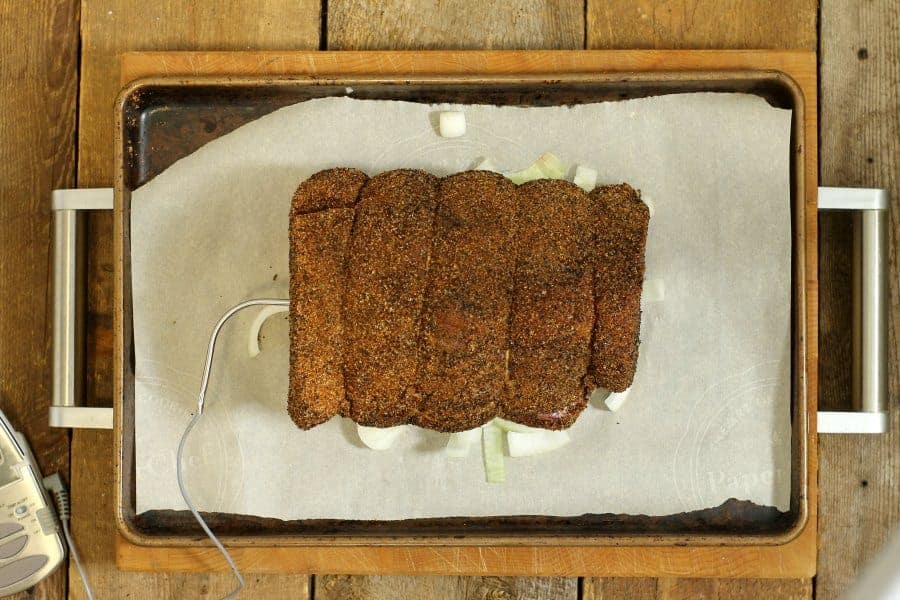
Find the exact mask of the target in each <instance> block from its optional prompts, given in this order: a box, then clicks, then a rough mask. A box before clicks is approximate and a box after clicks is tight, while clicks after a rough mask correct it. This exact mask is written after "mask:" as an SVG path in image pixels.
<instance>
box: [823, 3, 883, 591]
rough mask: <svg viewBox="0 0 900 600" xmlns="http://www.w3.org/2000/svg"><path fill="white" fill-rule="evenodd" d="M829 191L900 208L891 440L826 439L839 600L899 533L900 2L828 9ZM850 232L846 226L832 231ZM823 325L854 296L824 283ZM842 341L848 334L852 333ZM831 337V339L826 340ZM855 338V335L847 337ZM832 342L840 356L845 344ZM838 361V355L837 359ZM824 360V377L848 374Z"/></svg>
mask: <svg viewBox="0 0 900 600" xmlns="http://www.w3.org/2000/svg"><path fill="white" fill-rule="evenodd" d="M821 30H822V39H821V73H822V103H821V112H822V128H821V139H822V153H821V168H822V184H823V185H831V186H862V187H884V188H887V189H888V193H889V195H890V197H891V198H892V201H893V203H894V207H893V209H892V210H891V216H890V225H889V227H890V262H889V267H888V269H889V270H888V272H889V273H890V274H891V275H890V277H889V278H888V282H889V286H890V304H889V307H890V308H889V313H888V314H889V323H888V324H889V346H888V351H889V356H888V364H889V365H890V367H889V373H888V375H889V392H888V397H889V398H890V399H891V400H892V402H893V406H892V407H891V410H892V415H891V431H890V433H889V434H887V435H878V436H864V435H859V436H848V435H844V436H840V435H830V436H822V438H821V439H820V444H821V459H822V470H821V475H820V477H821V490H822V495H821V510H822V515H823V518H822V530H821V541H820V550H819V561H820V570H819V576H818V577H817V578H816V597H817V598H837V597H838V596H839V595H840V594H841V592H842V591H843V590H844V589H845V588H846V586H847V585H848V584H849V583H850V582H851V581H852V580H853V579H854V578H855V577H856V575H857V573H858V571H859V570H860V568H861V567H862V566H863V565H864V564H865V563H866V561H868V560H869V559H870V558H871V557H873V556H874V555H875V554H876V553H877V552H878V550H879V549H880V548H881V546H882V545H883V544H884V542H885V540H886V539H888V537H889V536H890V535H891V533H892V532H893V533H895V534H897V533H900V530H898V526H900V450H898V449H900V410H898V409H897V408H898V407H897V400H896V399H897V397H898V394H900V371H898V369H897V368H896V365H897V364H898V363H897V361H898V359H900V353H898V338H897V333H898V325H900V289H898V279H897V273H898V263H897V258H898V257H897V245H896V244H897V241H898V236H900V211H898V210H897V209H896V207H897V199H898V197H900V100H898V96H897V89H898V87H900V36H898V34H897V32H898V31H900V5H898V4H897V2H895V1H892V0H875V1H872V2H865V3H855V2H851V3H845V2H840V1H838V0H826V1H825V2H823V4H822V25H821ZM842 226H843V227H846V223H844V224H843V225H841V224H834V225H833V228H840V227H842ZM848 244H849V236H846V235H844V236H842V237H841V238H840V239H834V238H832V239H823V243H822V247H823V255H824V254H825V253H826V252H827V253H828V254H829V255H830V256H832V257H835V260H838V259H840V257H842V256H843V257H844V261H846V256H847V255H848ZM823 283H824V285H823V288H822V289H823V291H824V292H826V293H824V294H823V295H822V299H821V301H822V315H823V316H822V319H823V329H824V324H825V323H826V322H828V321H831V320H834V319H837V318H838V317H837V316H836V315H840V314H844V313H846V310H847V308H846V307H847V304H848V300H849V296H848V295H847V290H846V289H845V288H842V287H840V285H832V284H831V282H823ZM843 331H846V330H845V329H844V330H843ZM823 333H824V332H823ZM845 336H846V333H845ZM832 338H833V339H824V338H823V346H824V344H825V343H836V347H837V348H840V347H841V344H843V343H846V342H841V341H840V340H841V338H840V336H839V335H837V334H835V335H834V336H832ZM838 357H839V354H838ZM831 358H832V357H831V355H830V354H829V355H828V356H823V359H824V360H823V362H822V370H823V371H824V370H825V369H826V368H830V369H833V370H835V371H840V370H842V369H847V365H848V363H844V364H843V365H841V364H835V361H832V360H831ZM826 381H828V382H829V383H830V385H829V386H828V387H823V388H822V400H823V403H827V404H829V405H831V406H840V405H844V406H846V405H847V400H846V399H847V398H849V396H850V387H849V379H847V378H846V377H837V376H835V377H829V378H828V379H827V380H826Z"/></svg>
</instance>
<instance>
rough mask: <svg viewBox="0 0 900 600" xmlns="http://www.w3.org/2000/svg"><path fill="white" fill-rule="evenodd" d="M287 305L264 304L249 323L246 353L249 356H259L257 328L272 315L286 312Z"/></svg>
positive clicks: (260, 327)
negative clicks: (251, 322) (250, 323)
mask: <svg viewBox="0 0 900 600" xmlns="http://www.w3.org/2000/svg"><path fill="white" fill-rule="evenodd" d="M287 311H288V307H287V306H266V307H263V309H262V310H260V311H259V312H258V313H257V314H256V318H255V319H253V324H252V325H250V337H249V338H248V339H247V353H248V354H250V358H254V357H256V356H259V352H260V351H259V330H260V329H262V326H263V323H265V322H266V321H267V320H268V319H269V317H271V316H272V315H277V314H278V313H283V312H287Z"/></svg>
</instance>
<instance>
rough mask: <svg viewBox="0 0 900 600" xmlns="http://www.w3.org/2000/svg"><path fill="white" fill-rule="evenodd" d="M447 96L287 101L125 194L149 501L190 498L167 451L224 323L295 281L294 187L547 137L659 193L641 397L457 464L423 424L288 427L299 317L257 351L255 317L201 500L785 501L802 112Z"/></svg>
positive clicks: (229, 368)
mask: <svg viewBox="0 0 900 600" xmlns="http://www.w3.org/2000/svg"><path fill="white" fill-rule="evenodd" d="M439 109H440V107H436V106H429V105H421V104H413V103H404V102H387V101H361V100H353V99H349V98H329V99H322V100H310V101H308V102H304V103H301V104H298V105H295V106H291V107H288V108H285V109H281V110H279V111H276V112H274V113H272V114H270V115H268V116H266V117H263V118H260V119H258V120H257V121H254V122H253V123H250V124H248V125H245V126H244V127H242V128H240V129H238V130H236V131H234V132H233V133H231V134H229V135H227V136H224V137H222V138H220V139H218V140H216V141H214V142H212V143H210V144H208V145H206V146H204V147H203V148H201V149H200V150H199V151H197V152H196V153H194V154H192V155H191V156H188V157H186V158H184V159H182V160H181V161H179V162H177V163H175V164H174V165H172V166H171V167H170V168H169V169H168V170H166V171H165V172H164V173H162V174H160V175H159V176H157V177H156V178H155V179H153V180H152V181H150V182H149V183H147V184H146V185H145V186H143V187H141V188H140V189H138V190H136V191H135V192H134V194H133V195H132V236H131V239H132V269H133V271H132V273H133V294H134V296H133V297H134V337H135V356H136V365H135V372H136V397H135V420H136V425H135V429H136V462H137V474H136V477H137V482H136V485H137V512H138V513H141V512H144V511H146V510H151V509H184V508H185V506H184V504H183V501H182V500H181V497H180V495H179V493H178V489H177V486H176V483H175V475H174V473H175V449H176V447H177V443H178V438H179V437H180V435H181V432H182V431H183V428H184V426H185V425H186V423H187V420H188V419H189V418H190V414H191V412H192V411H193V410H194V409H195V406H196V395H197V391H198V387H199V383H200V377H201V374H202V373H201V370H202V364H203V357H204V353H205V350H206V344H207V341H208V336H209V333H210V329H211V327H212V325H213V324H214V323H215V322H216V320H217V319H218V318H219V316H220V315H221V314H222V312H224V311H225V310H226V309H227V308H228V307H230V306H231V305H233V304H235V303H237V302H240V301H242V300H244V299H247V298H250V297H259V296H275V297H287V284H288V268H287V256H288V242H287V216H288V208H289V204H290V197H291V194H292V192H293V190H294V189H295V188H296V186H297V184H298V182H299V181H300V180H302V179H303V178H305V177H306V176H308V175H309V174H311V173H313V172H315V171H317V170H319V169H322V168H327V167H332V166H353V167H358V168H361V169H363V170H365V171H366V172H368V173H370V174H375V173H377V172H380V171H384V170H387V169H391V168H398V167H411V168H422V169H425V170H428V171H431V172H433V173H435V174H438V175H446V174H449V173H453V172H456V171H460V170H465V169H467V168H470V167H471V165H472V164H473V163H474V162H476V161H477V160H478V159H479V158H480V157H485V156H487V157H490V158H491V159H492V161H493V162H494V163H495V164H496V165H497V166H498V167H499V168H501V169H516V168H521V167H524V166H526V165H527V164H529V163H530V162H531V161H533V160H534V158H536V157H537V156H538V155H539V154H541V153H542V152H545V151H552V152H554V153H555V154H557V155H558V156H559V157H560V158H561V159H562V160H563V161H564V162H565V163H567V164H572V165H574V164H586V165H590V166H593V167H595V168H597V169H598V170H599V172H600V182H602V183H615V182H619V181H628V182H630V183H631V184H632V185H634V186H635V187H637V188H640V189H641V190H642V192H643V194H644V197H645V198H648V199H649V201H650V202H651V203H652V204H653V206H654V209H655V212H654V216H653V218H652V219H651V225H650V233H649V238H648V248H647V273H646V276H647V278H648V279H655V280H662V281H663V282H664V287H665V299H664V300H663V301H662V302H653V303H645V305H644V315H643V316H644V319H643V325H642V338H643V343H642V346H641V355H640V360H639V364H638V371H637V376H636V378H635V383H634V385H633V387H632V390H631V393H630V398H629V401H628V402H627V403H626V404H625V406H624V407H623V408H622V409H621V410H620V411H619V412H617V413H611V412H609V411H606V410H603V409H601V408H596V407H589V408H588V409H587V410H586V411H585V413H584V414H583V415H582V417H581V418H580V419H579V421H578V422H577V423H576V425H575V426H573V428H572V429H571V436H572V438H573V441H572V443H571V444H569V445H568V446H567V447H565V448H564V449H562V450H560V451H558V452H555V453H551V454H547V455H543V456H538V457H529V458H517V459H513V458H507V481H506V483H504V484H501V485H498V484H488V483H486V482H484V475H483V470H482V467H481V457H480V454H479V452H478V451H477V449H474V450H473V452H472V453H471V454H470V456H469V457H468V458H465V459H450V458H447V457H446V456H445V455H444V454H443V452H442V451H441V448H442V446H443V444H444V442H445V439H446V435H443V434H438V433H434V432H426V431H422V430H413V431H412V432H411V433H410V434H409V435H407V436H405V437H404V438H402V439H401V440H400V441H399V442H398V443H397V444H396V445H395V446H394V448H392V449H391V450H388V451H385V452H374V451H371V450H368V449H366V448H364V447H362V446H361V444H359V442H358V441H357V440H356V438H355V434H354V426H353V425H352V423H350V422H349V421H346V420H343V419H334V420H332V421H330V422H329V423H326V424H325V425H322V426H320V427H318V428H316V429H314V430H312V431H309V432H303V431H299V430H297V429H296V428H295V427H294V425H293V424H292V423H291V421H290V419H289V418H288V417H287V416H286V413H285V412H284V404H285V398H286V393H287V391H286V390H287V372H288V356H287V321H286V319H285V318H284V317H283V316H282V317H276V318H274V319H272V320H270V321H269V322H268V323H267V325H266V327H265V328H264V330H263V340H262V347H263V352H262V354H261V355H260V356H258V357H256V358H249V356H248V354H247V336H248V329H249V324H250V322H251V320H252V318H253V315H252V314H244V315H241V316H239V317H237V318H236V319H235V320H233V321H232V323H231V324H229V325H228V326H227V327H226V329H225V330H224V331H223V333H222V335H221V336H220V341H219V346H218V350H217V355H216V361H215V364H214V371H213V378H212V382H211V385H210V389H209V394H208V397H207V398H208V401H207V409H206V411H205V413H204V419H203V420H202V421H201V423H200V425H198V427H197V428H196V429H195V431H194V433H193V434H192V438H191V441H190V443H189V446H188V449H187V458H186V463H187V464H186V469H185V471H186V478H187V480H188V487H189V489H190V491H191V493H192V495H193V497H194V499H195V501H196V502H197V504H198V506H199V507H200V509H201V510H208V511H215V512H226V513H239V514H250V515H258V516H267V517H276V518H284V519H301V518H355V519H400V518H416V517H440V516H489V515H515V514H538V515H557V516H568V515H580V514H584V513H604V512H613V513H631V514H649V515H663V514H671V513H678V512H683V511H690V510H695V509H701V508H707V507H711V506H716V505H718V504H720V503H722V502H723V501H724V500H726V499H728V498H732V497H734V498H738V499H746V500H750V501H753V502H755V503H757V504H760V505H772V506H775V507H777V508H778V509H780V510H787V508H788V504H789V493H790V490H789V488H790V435H791V431H790V415H789V408H790V372H791V367H790V365H791V359H790V293H791V267H790V265H791V261H790V259H791V231H790V191H789V190H790V187H789V160H788V158H789V139H790V120H791V114H790V111H788V110H783V109H776V108H772V107H770V106H769V105H768V104H766V103H765V101H764V100H762V99H760V98H758V97H756V96H751V95H742V94H678V95H669V96H660V97H656V98H646V99H639V100H628V101H622V102H611V103H599V104H588V105H581V106H576V107H554V108H518V107H494V106H467V107H465V108H464V110H465V112H466V115H467V121H468V125H469V128H468V132H467V134H466V136H465V137H463V138H457V139H443V138H440V137H439V136H438V135H437V133H436V131H435V128H434V126H435V123H436V114H437V112H438V110H439Z"/></svg>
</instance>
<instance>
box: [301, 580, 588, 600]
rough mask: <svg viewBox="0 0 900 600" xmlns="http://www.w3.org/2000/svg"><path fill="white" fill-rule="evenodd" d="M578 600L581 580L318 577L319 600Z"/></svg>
mask: <svg viewBox="0 0 900 600" xmlns="http://www.w3.org/2000/svg"><path fill="white" fill-rule="evenodd" d="M395 598H403V599H404V600H434V599H436V598H442V599H446V600H512V599H513V598H522V599H523V600H524V599H527V600H576V598H578V580H577V579H575V578H571V577H568V578H562V577H409V576H398V577H386V576H383V575H372V576H370V577H359V576H350V575H322V576H319V577H316V599H317V600H394V599H395Z"/></svg>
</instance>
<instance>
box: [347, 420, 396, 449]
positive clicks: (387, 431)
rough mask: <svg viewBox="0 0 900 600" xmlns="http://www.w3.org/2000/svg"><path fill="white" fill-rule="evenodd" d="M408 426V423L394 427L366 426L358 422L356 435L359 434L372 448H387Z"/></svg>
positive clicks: (360, 438)
mask: <svg viewBox="0 0 900 600" xmlns="http://www.w3.org/2000/svg"><path fill="white" fill-rule="evenodd" d="M408 428H409V426H408V425H396V426H394V427H366V426H365V425H359V424H357V426H356V435H358V436H359V441H361V442H362V443H363V444H365V445H366V446H368V447H369V448H371V449H372V450H387V449H388V448H390V447H391V446H393V445H394V442H396V441H397V438H399V437H400V436H401V435H402V434H403V432H405V431H406V430H407V429H408Z"/></svg>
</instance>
